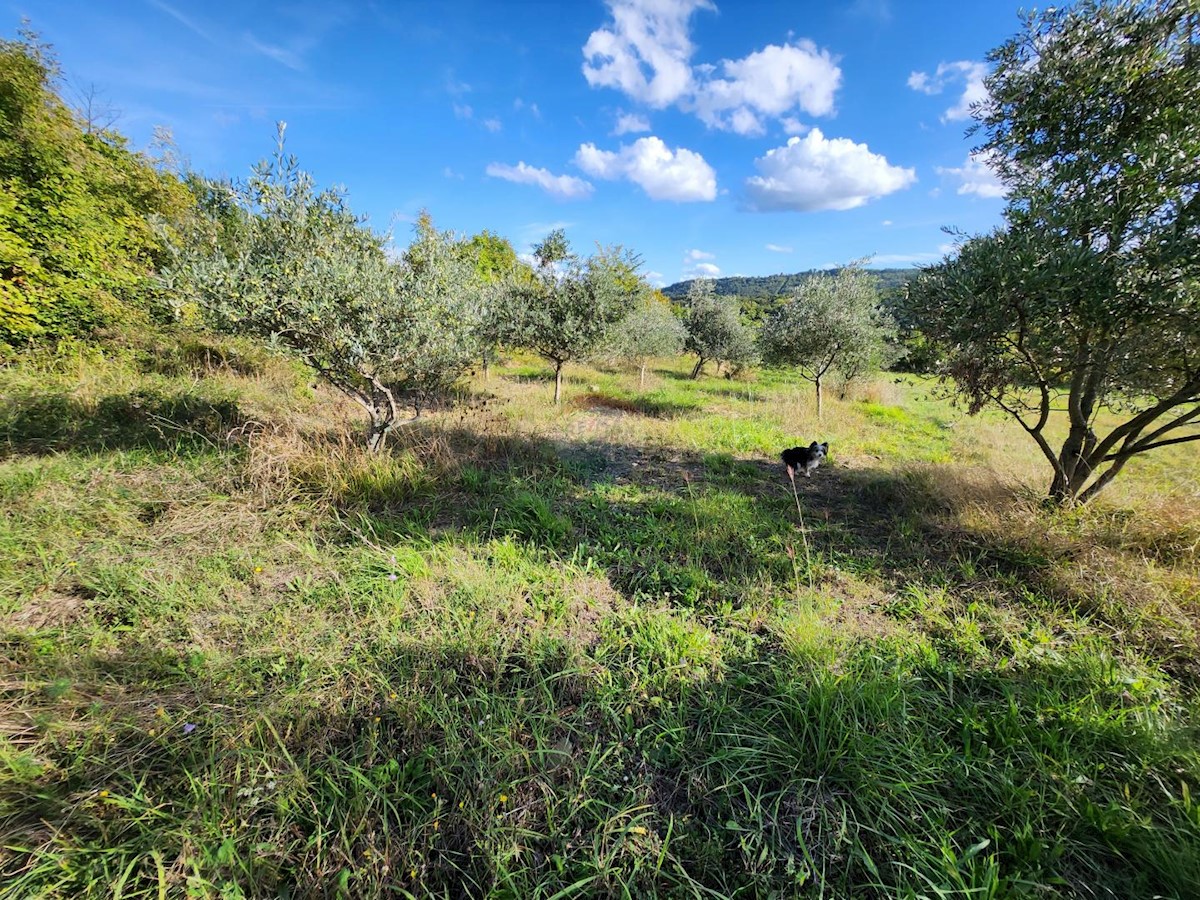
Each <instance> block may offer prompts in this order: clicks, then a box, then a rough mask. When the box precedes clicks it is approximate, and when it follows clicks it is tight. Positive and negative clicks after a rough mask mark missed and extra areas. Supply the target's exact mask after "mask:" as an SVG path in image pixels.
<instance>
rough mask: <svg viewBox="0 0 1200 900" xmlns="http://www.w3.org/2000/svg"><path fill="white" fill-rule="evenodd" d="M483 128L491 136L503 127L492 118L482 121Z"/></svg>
mask: <svg viewBox="0 0 1200 900" xmlns="http://www.w3.org/2000/svg"><path fill="white" fill-rule="evenodd" d="M483 127H484V128H486V129H487V130H488V131H490V132H491V133H492V134H495V133H496V132H497V131H499V130H500V129H501V128H503V127H504V125H503V124H502V123H501V122H500V120H499V119H497V118H494V117H493V118H491V119H484V120H483Z"/></svg>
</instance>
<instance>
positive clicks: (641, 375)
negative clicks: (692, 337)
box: [603, 291, 687, 388]
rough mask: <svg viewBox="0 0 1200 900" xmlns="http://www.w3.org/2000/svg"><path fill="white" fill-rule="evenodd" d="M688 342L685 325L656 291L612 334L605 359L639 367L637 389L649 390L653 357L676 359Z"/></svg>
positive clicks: (647, 292) (630, 313)
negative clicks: (647, 373)
mask: <svg viewBox="0 0 1200 900" xmlns="http://www.w3.org/2000/svg"><path fill="white" fill-rule="evenodd" d="M686 338H687V330H686V329H685V328H684V327H683V323H682V322H681V321H679V318H678V317H677V316H676V315H675V314H674V313H673V312H672V311H671V305H670V303H669V301H667V300H666V298H665V297H663V296H662V295H661V294H659V293H658V292H657V291H646V292H644V293H643V294H642V296H641V297H640V298H639V300H638V301H637V305H636V306H634V308H633V309H632V310H630V311H629V313H628V314H627V315H626V316H625V318H623V319H621V321H619V322H618V323H617V324H616V325H615V326H614V327H613V330H612V334H611V335H610V338H609V340H608V342H607V345H606V346H605V347H604V350H603V352H604V355H605V356H608V357H610V358H615V359H619V360H622V361H625V362H631V363H633V364H634V365H636V366H637V367H638V387H639V388H644V387H645V386H646V363H647V361H648V360H649V359H650V358H651V357H656V356H675V355H676V354H678V353H680V352H682V350H683V343H684V341H685V340H686Z"/></svg>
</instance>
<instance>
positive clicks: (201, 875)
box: [0, 618, 1200, 897]
mask: <svg viewBox="0 0 1200 900" xmlns="http://www.w3.org/2000/svg"><path fill="white" fill-rule="evenodd" d="M666 625H667V623H663V627H659V626H658V625H656V624H654V623H653V622H651V621H649V620H646V619H644V618H642V619H638V618H627V619H625V620H622V621H614V622H610V623H608V624H607V626H606V628H605V631H606V634H605V637H604V639H603V640H602V641H601V642H600V644H599V645H597V646H595V647H592V648H584V647H579V646H570V645H566V644H562V643H554V642H549V643H544V644H538V645H531V644H528V643H527V644H524V645H523V646H520V648H519V649H516V650H514V649H513V647H514V645H513V644H511V643H510V644H508V646H507V649H500V645H498V644H492V645H490V646H491V647H493V648H495V649H489V644H488V638H489V636H485V635H478V634H476V635H472V636H470V637H471V639H472V640H474V641H476V642H477V643H476V644H470V643H468V644H467V645H466V646H464V640H463V637H462V636H456V635H448V634H446V635H429V634H420V635H418V634H400V633H396V632H389V633H372V632H371V631H370V629H355V630H354V631H353V632H352V634H351V636H350V638H349V639H348V644H347V647H346V655H347V658H353V659H355V660H357V661H358V662H357V665H356V666H355V667H351V668H347V667H344V666H340V665H339V667H338V668H337V670H329V671H327V670H325V669H324V668H322V667H321V666H319V665H313V666H312V667H309V666H308V665H307V664H306V663H302V661H301V660H300V659H287V658H283V657H279V656H278V655H277V654H270V655H263V656H262V658H261V659H259V658H248V659H244V660H241V661H239V662H238V664H237V667H236V669H230V668H229V665H230V663H229V661H227V660H226V661H221V660H219V659H217V660H213V661H208V660H206V659H204V658H203V657H202V656H198V655H196V654H194V653H191V654H189V653H188V652H187V651H186V650H164V649H158V648H156V647H154V646H149V645H147V646H144V647H139V646H138V645H137V644H136V643H129V644H127V646H126V648H125V649H123V650H122V651H120V652H116V653H114V652H111V651H104V652H103V653H99V652H97V651H94V650H87V649H84V650H83V652H76V653H75V654H74V655H73V656H71V657H69V658H68V656H67V655H66V654H67V652H68V650H70V649H71V648H69V647H67V646H66V645H63V646H60V647H59V648H58V649H57V650H55V651H51V652H45V651H44V650H43V651H38V652H35V648H28V649H27V650H26V649H25V648H21V647H10V648H9V649H10V651H11V652H12V653H13V655H15V656H17V657H21V658H22V659H23V660H24V663H25V664H26V665H27V666H28V668H27V670H26V671H27V672H28V673H29V674H28V678H27V679H26V682H25V685H26V686H25V687H22V688H21V689H20V690H16V691H14V690H13V689H11V688H10V689H9V691H8V696H7V697H6V698H5V699H4V702H3V708H2V709H0V712H3V714H4V719H5V720H6V721H8V722H12V721H16V720H17V719H18V718H21V719H23V720H24V722H25V724H24V725H23V726H22V727H21V728H20V729H19V730H17V731H16V732H10V733H17V734H19V735H21V741H22V743H23V744H24V745H25V746H26V747H27V748H28V758H25V759H24V761H23V762H22V761H20V760H21V758H20V757H19V756H13V757H11V758H10V760H9V762H10V765H9V766H8V767H7V768H6V771H5V774H4V776H3V779H2V780H0V784H2V787H0V791H2V794H0V796H3V798H4V800H5V803H3V804H0V809H3V810H4V812H2V813H0V832H2V833H3V834H4V836H5V845H6V847H8V853H9V862H10V866H9V867H8V871H9V873H10V876H11V879H12V880H10V881H9V882H8V886H9V889H10V890H13V891H14V892H15V893H14V894H13V896H30V897H32V896H39V895H41V894H42V892H43V891H45V890H48V889H49V888H50V886H51V885H52V886H53V889H54V890H55V891H57V892H58V893H61V894H63V895H65V896H85V895H90V892H95V891H97V890H102V889H107V888H108V887H110V886H111V885H112V883H113V878H114V874H117V875H120V877H121V878H122V879H123V882H124V888H125V889H126V890H127V891H129V892H130V893H131V894H139V893H154V892H155V891H158V890H160V889H161V886H162V884H163V881H162V879H163V878H167V879H168V880H170V881H174V880H176V879H179V880H183V879H185V878H190V877H195V878H198V879H200V881H201V882H203V883H208V884H226V885H237V886H239V887H240V890H239V891H238V893H239V895H242V896H264V897H265V896H277V895H287V896H323V895H330V896H332V895H334V894H336V893H338V890H339V889H338V887H337V886H338V885H339V884H341V885H343V886H347V887H349V888H350V889H351V891H352V895H354V896H361V897H375V896H384V895H390V892H394V891H395V889H396V887H397V886H398V885H399V886H402V887H405V889H406V890H407V889H412V890H414V891H416V890H418V889H419V891H420V893H422V894H426V895H431V896H495V895H511V896H522V897H526V896H528V897H532V896H549V895H551V894H554V893H556V892H557V891H560V890H562V891H567V892H571V891H577V890H582V888H581V885H582V886H584V887H587V888H588V890H587V891H586V892H585V893H586V894H587V895H589V896H621V895H632V896H656V895H663V896H676V895H682V894H684V893H687V894H694V893H697V889H698V888H699V889H702V891H703V892H704V893H711V894H715V895H719V896H739V895H745V896H791V895H796V894H797V892H801V889H803V890H805V891H807V890H815V891H818V892H819V893H821V894H825V893H827V892H832V894H833V895H834V896H881V897H883V896H909V895H914V896H915V895H923V894H925V893H928V892H930V891H931V890H932V892H933V893H934V894H935V895H957V894H964V895H966V894H979V895H982V896H999V895H1001V894H1002V892H1003V889H1004V886H1005V885H1022V884H1023V885H1030V886H1037V885H1055V886H1057V888H1065V889H1066V890H1067V891H1068V892H1070V893H1072V894H1079V895H1096V896H1113V897H1133V896H1151V895H1154V894H1163V895H1169V896H1184V895H1186V894H1187V893H1188V892H1189V891H1190V889H1191V887H1192V886H1194V885H1195V884H1196V883H1197V880H1196V879H1198V878H1200V839H1198V838H1197V836H1196V833H1195V831H1194V826H1193V825H1192V824H1191V823H1189V821H1188V803H1187V801H1186V797H1183V798H1181V797H1180V795H1179V793H1178V791H1176V790H1175V789H1174V788H1170V789H1169V790H1166V789H1165V788H1164V784H1163V783H1162V782H1161V781H1160V780H1159V779H1160V777H1161V776H1162V775H1163V774H1164V773H1166V772H1168V771H1170V772H1171V774H1170V776H1169V777H1167V781H1168V782H1171V783H1174V781H1175V779H1176V778H1177V777H1183V778H1186V779H1190V780H1193V781H1194V780H1195V779H1196V778H1200V766H1198V765H1197V758H1196V754H1195V750H1194V746H1192V744H1191V742H1190V735H1188V734H1187V733H1186V729H1183V728H1180V727H1171V728H1167V729H1162V728H1158V727H1155V726H1154V725H1152V724H1148V720H1147V721H1143V719H1142V718H1141V717H1142V716H1143V715H1146V716H1150V717H1151V718H1152V717H1153V716H1154V715H1155V713H1154V711H1153V710H1154V707H1155V704H1156V702H1157V701H1156V700H1155V698H1154V697H1153V696H1152V695H1151V694H1142V693H1139V694H1138V695H1137V696H1135V697H1130V694H1129V686H1128V685H1127V683H1126V682H1125V681H1124V680H1122V679H1121V677H1120V673H1119V672H1117V671H1115V670H1114V669H1113V668H1112V667H1111V666H1110V665H1109V664H1108V663H1106V662H1105V661H1104V660H1103V659H1100V658H1098V657H1088V656H1084V655H1080V654H1076V655H1075V656H1071V657H1068V658H1049V657H1047V658H1042V659H1039V660H1032V661H1030V662H1029V664H1028V665H1026V666H1024V667H1022V668H1021V669H1009V670H1006V671H1000V670H996V669H984V670H981V671H976V670H971V669H966V668H959V667H957V666H956V665H954V664H953V663H952V662H950V661H948V660H944V659H943V660H939V659H938V658H937V656H936V654H931V652H930V650H929V648H928V646H927V645H924V644H923V643H921V642H912V641H906V642H901V641H890V642H889V641H883V642H879V643H874V644H868V645H862V646H860V647H859V648H857V649H856V650H852V651H851V652H849V653H846V654H845V655H843V657H842V658H841V659H840V660H839V664H838V666H837V668H836V670H835V669H833V668H831V667H829V666H828V665H827V664H826V663H825V662H824V661H822V659H821V654H820V653H819V652H817V654H816V655H815V656H814V657H808V656H805V655H804V654H799V655H797V654H795V653H791V652H787V651H784V650H783V649H782V648H780V647H779V646H777V645H775V644H774V643H773V642H771V641H761V642H759V643H758V644H757V645H756V646H755V647H754V648H753V649H748V650H745V651H741V652H730V653H728V654H726V655H725V656H723V657H722V658H721V660H720V666H719V668H718V669H717V670H716V671H715V672H711V673H709V675H707V676H702V675H701V674H700V673H699V670H698V668H697V665H696V661H695V660H694V659H693V658H692V654H693V653H694V652H695V650H694V647H693V646H692V645H690V644H688V643H687V641H686V640H685V635H683V634H682V633H678V632H674V631H671V630H670V629H669V628H668V627H666ZM491 637H494V635H492V636H491ZM74 649H75V650H79V649H80V648H78V647H76V648H74ZM56 654H61V656H58V655H56ZM247 683H249V685H250V686H247ZM384 685H391V686H393V687H392V689H391V692H390V693H388V692H387V690H386V688H385V689H381V686H384ZM156 710H161V711H162V712H156ZM85 724H86V726H87V727H79V726H82V725H85ZM192 726H194V727H192ZM1068 776H1069V777H1068ZM1164 790H1166V793H1164ZM231 823H232V824H231ZM614 823H615V824H614ZM514 846H518V847H520V849H521V852H520V854H519V855H514V854H513V853H512V848H513V847H514ZM648 859H649V860H657V864H656V865H648V864H647V863H646V860H648ZM155 860H158V866H156V864H155ZM164 863H165V866H166V870H165V873H164V869H163V868H162V866H163V864H164ZM347 872H350V873H351V875H350V876H349V877H347V876H346V875H345V873H347ZM13 873H15V875H14V874H13Z"/></svg>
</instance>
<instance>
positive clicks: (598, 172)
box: [575, 137, 717, 203]
mask: <svg viewBox="0 0 1200 900" xmlns="http://www.w3.org/2000/svg"><path fill="white" fill-rule="evenodd" d="M575 164H576V165H577V166H579V168H581V169H583V171H585V172H587V173H588V174H589V175H591V176H593V177H595V178H605V179H608V180H613V179H617V178H624V179H626V180H628V181H632V182H633V183H634V184H636V185H637V186H638V187H640V188H641V189H642V190H643V191H645V192H646V195H647V196H648V197H650V198H651V199H652V200H674V201H675V202H677V203H686V202H689V201H692V200H712V199H713V198H714V197H716V196H717V176H716V173H715V172H713V169H712V166H710V165H709V164H708V163H707V162H705V161H704V157H703V156H701V155H700V154H699V153H695V152H693V151H691V150H687V149H685V148H683V147H680V148H678V149H677V150H671V149H670V148H669V147H668V146H667V145H666V144H664V143H663V142H662V141H661V140H660V139H659V138H656V137H644V138H638V139H637V140H636V141H634V142H633V143H632V144H629V145H625V144H622V145H621V148H620V150H617V151H615V152H614V151H612V150H601V149H599V148H598V147H597V146H596V145H595V144H581V145H580V147H579V150H578V151H577V152H576V153H575Z"/></svg>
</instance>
